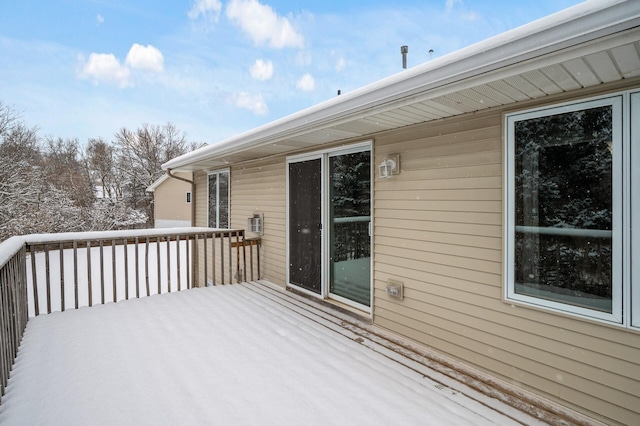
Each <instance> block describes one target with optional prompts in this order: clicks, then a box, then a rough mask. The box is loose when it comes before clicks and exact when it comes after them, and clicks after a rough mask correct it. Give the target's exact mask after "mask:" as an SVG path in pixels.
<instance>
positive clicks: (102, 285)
mask: <svg viewBox="0 0 640 426" xmlns="http://www.w3.org/2000/svg"><path fill="white" fill-rule="evenodd" d="M100 301H101V302H102V304H103V305H104V240H102V239H101V240H100Z"/></svg>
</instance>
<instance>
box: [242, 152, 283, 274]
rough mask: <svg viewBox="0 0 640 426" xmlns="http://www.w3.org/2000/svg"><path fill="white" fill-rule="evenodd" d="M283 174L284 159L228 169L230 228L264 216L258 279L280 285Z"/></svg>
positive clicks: (281, 268) (245, 225)
mask: <svg viewBox="0 0 640 426" xmlns="http://www.w3.org/2000/svg"><path fill="white" fill-rule="evenodd" d="M285 173H286V166H285V161H284V158H282V159H279V160H270V161H261V162H255V163H250V164H246V165H240V166H236V167H232V168H231V227H232V228H239V229H246V227H247V218H249V217H251V216H252V215H253V214H254V213H262V214H264V235H263V238H262V247H260V261H261V265H260V267H261V271H262V277H263V278H265V279H267V280H269V281H271V282H273V283H275V284H279V285H282V286H284V283H285V272H286V270H285V268H286V264H287V261H286V250H285V248H286V245H285V240H286V225H285V222H286V188H285V187H286V183H285V182H286V174H285Z"/></svg>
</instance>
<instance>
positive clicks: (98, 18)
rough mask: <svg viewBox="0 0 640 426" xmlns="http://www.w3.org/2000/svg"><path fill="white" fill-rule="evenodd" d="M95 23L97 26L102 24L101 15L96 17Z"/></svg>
mask: <svg viewBox="0 0 640 426" xmlns="http://www.w3.org/2000/svg"><path fill="white" fill-rule="evenodd" d="M96 22H97V23H98V25H100V24H102V23H103V22H104V18H103V17H102V15H100V14H98V16H96Z"/></svg>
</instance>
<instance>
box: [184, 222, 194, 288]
mask: <svg viewBox="0 0 640 426" xmlns="http://www.w3.org/2000/svg"><path fill="white" fill-rule="evenodd" d="M184 245H185V251H186V253H185V264H186V265H185V266H186V267H187V270H186V271H185V272H186V273H187V289H190V288H191V287H193V283H192V282H191V274H190V272H191V264H192V263H193V258H192V257H190V256H189V255H190V254H191V250H190V249H189V246H191V236H190V235H189V234H187V235H186V236H185V240H184Z"/></svg>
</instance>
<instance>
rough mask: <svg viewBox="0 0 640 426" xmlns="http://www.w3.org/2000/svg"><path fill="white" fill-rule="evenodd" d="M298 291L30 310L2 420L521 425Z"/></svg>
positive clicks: (208, 292)
mask: <svg viewBox="0 0 640 426" xmlns="http://www.w3.org/2000/svg"><path fill="white" fill-rule="evenodd" d="M287 298H288V296H287V294H285V292H283V291H280V290H277V289H273V288H271V287H269V286H267V287H265V286H264V285H262V284H255V283H249V284H236V285H228V286H217V287H207V288H199V289H193V290H189V291H183V292H178V293H170V294H163V295H154V296H151V297H145V298H141V299H133V300H129V301H123V302H119V303H110V304H106V305H98V306H94V307H91V308H87V307H85V308H81V309H79V310H70V311H66V312H55V313H52V314H50V315H42V316H39V317H35V318H31V319H30V321H29V323H28V326H27V330H26V333H25V335H24V339H23V341H22V345H21V347H20V351H19V354H18V357H17V360H16V363H15V366H14V370H13V372H12V375H11V378H10V381H9V385H8V388H7V392H6V394H5V396H4V398H3V400H2V405H0V424H3V425H36V424H47V425H88V424H91V425H116V424H117V425H128V424H135V425H145V424H149V425H151V424H153V425H176V424H181V425H197V424H228V425H231V424H233V425H244V424H253V425H291V424H296V425H300V424H304V425H310V424H322V425H330V424H344V425H354V424H368V425H377V424H380V425H383V424H384V425H418V424H420V425H496V424H498V425H510V424H517V423H516V421H514V419H512V418H510V417H507V416H505V415H503V414H501V412H499V411H497V410H495V409H493V408H491V405H492V404H488V405H487V404H486V402H485V403H480V402H478V401H477V400H475V399H472V398H469V397H467V396H465V395H463V394H462V393H460V392H457V391H455V390H453V389H452V388H449V387H447V386H443V385H442V384H441V383H438V382H435V381H432V380H431V379H429V378H426V377H425V376H424V375H423V374H421V373H420V372H417V371H415V370H414V369H410V368H407V367H406V366H405V365H402V364H400V363H398V362H396V361H394V360H392V359H390V358H389V357H387V356H385V355H384V354H383V352H379V351H374V350H372V349H371V348H370V347H368V346H367V344H365V343H366V342H363V339H362V338H361V337H358V335H356V334H353V333H352V334H350V332H349V331H348V330H346V329H342V330H337V328H339V325H336V323H335V322H331V321H329V320H327V317H326V314H325V315H322V314H319V313H318V312H314V311H313V310H312V309H310V308H308V307H304V306H303V307H299V306H296V305H295V304H292V303H291V302H290V300H287ZM338 324H339V322H338ZM498 405H499V403H497V402H496V403H495V404H494V408H495V407H497V406H498ZM500 411H502V412H503V413H504V412H507V413H508V412H509V409H504V407H501V408H500ZM512 411H513V410H512ZM510 416H511V417H514V418H515V419H517V420H518V421H520V422H523V423H525V424H535V421H534V420H533V419H531V418H529V417H526V416H525V415H524V414H522V415H521V416H520V415H519V414H517V415H514V414H510Z"/></svg>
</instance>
